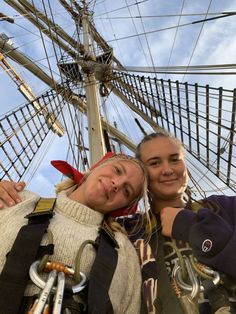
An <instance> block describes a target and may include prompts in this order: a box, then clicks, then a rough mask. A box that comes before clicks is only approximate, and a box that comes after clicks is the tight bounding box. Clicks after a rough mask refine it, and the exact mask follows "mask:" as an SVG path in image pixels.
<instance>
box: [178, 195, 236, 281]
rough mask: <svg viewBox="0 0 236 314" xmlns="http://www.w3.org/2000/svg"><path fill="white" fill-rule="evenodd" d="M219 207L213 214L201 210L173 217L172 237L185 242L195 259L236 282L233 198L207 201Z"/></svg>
mask: <svg viewBox="0 0 236 314" xmlns="http://www.w3.org/2000/svg"><path fill="white" fill-rule="evenodd" d="M210 199H211V201H214V202H215V203H216V204H217V205H218V206H219V212H218V213H214V212H213V211H212V210H210V209H208V208H201V209H200V210H199V211H198V212H197V213H194V212H192V211H190V210H187V209H184V210H181V211H179V213H178V214H177V215H176V217H175V219H174V223H173V228H172V237H173V238H175V239H178V240H182V241H185V242H189V243H190V245H191V247H192V249H193V253H194V255H195V256H196V258H197V259H198V260H199V261H200V262H201V263H204V264H206V265H208V266H211V267H213V268H215V269H217V270H219V271H222V272H224V273H226V274H229V275H231V276H233V277H234V278H236V268H235V265H236V197H227V196H213V197H210Z"/></svg>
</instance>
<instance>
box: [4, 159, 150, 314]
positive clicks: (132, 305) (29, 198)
mask: <svg viewBox="0 0 236 314" xmlns="http://www.w3.org/2000/svg"><path fill="white" fill-rule="evenodd" d="M52 164H53V165H54V167H56V168H57V169H58V170H59V171H61V172H62V173H63V174H66V175H67V176H69V177H70V178H71V179H68V180H66V181H65V182H62V183H61V184H59V185H58V187H57V192H58V196H57V199H56V203H55V208H54V212H55V215H54V217H53V218H52V219H51V223H50V230H51V232H52V233H53V238H54V242H55V243H54V245H55V249H54V252H53V254H52V252H51V253H50V254H52V255H51V260H52V261H53V262H60V263H62V264H63V265H71V266H73V268H75V270H76V269H77V271H76V273H78V269H79V270H80V272H82V273H83V274H84V275H85V276H86V278H90V279H89V288H88V301H87V300H85V302H87V303H88V309H89V313H92V312H93V309H96V310H98V309H99V308H100V312H99V311H98V312H99V313H107V310H108V309H109V310H111V311H112V312H109V313H117V314H120V313H130V314H132V313H139V310H140V302H141V301H140V300H141V295H140V294H141V274H140V267H139V262H138V257H137V255H136V252H135V249H134V247H133V246H132V244H131V242H130V241H129V240H128V238H127V236H126V235H125V234H124V233H123V232H121V231H117V230H118V228H117V223H114V228H113V224H110V227H109V225H108V224H105V225H104V218H106V217H110V216H111V215H112V216H119V215H121V214H122V215H128V214H130V213H134V212H135V211H136V209H137V204H138V200H139V199H140V198H141V197H142V196H143V194H144V193H145V187H146V186H147V177H146V171H145V169H144V167H143V166H142V163H141V162H139V161H137V160H136V159H135V158H132V157H126V156H124V155H118V156H112V157H111V158H105V159H102V160H101V161H100V162H99V163H97V164H96V165H95V166H94V167H93V168H92V169H91V170H90V171H89V172H88V173H86V174H82V173H80V172H78V171H77V170H76V169H75V168H73V167H72V166H70V165H69V164H67V163H66V162H63V161H54V162H52ZM20 197H21V199H22V202H21V203H19V204H17V205H15V206H13V207H11V208H10V209H8V208H5V209H3V210H1V211H0V215H1V226H0V232H1V235H2V237H1V240H2V241H3V243H2V244H3V245H2V246H1V252H0V253H1V254H0V267H1V268H3V269H4V270H5V269H6V265H7V264H8V262H9V260H11V256H12V255H14V250H12V251H11V252H10V254H9V255H8V258H7V261H6V263H5V256H6V253H7V252H8V251H9V250H10V249H11V247H12V245H13V243H14V240H15V238H16V236H17V233H18V231H19V229H20V228H21V227H22V226H24V225H25V224H26V220H25V218H24V217H25V216H26V215H28V214H30V213H31V212H32V210H33V209H34V207H35V205H36V203H37V202H38V200H39V196H38V195H36V194H34V193H32V192H29V191H23V192H22V193H20ZM6 207H7V206H6ZM104 214H106V215H105V216H104ZM109 220H110V219H109ZM101 227H102V229H101ZM104 228H105V229H104ZM33 229H34V228H33ZM103 229H104V230H106V231H105V238H107V237H108V238H109V239H108V241H107V243H106V246H104V247H103V248H102V244H101V243H103V242H102V239H103V238H102V235H103V232H102V231H100V230H103ZM115 230H116V231H115ZM120 230H121V227H120ZM107 232H108V233H107ZM31 233H32V236H33V234H34V230H31ZM100 233H101V235H100ZM29 236H30V235H29ZM30 238H31V237H30ZM96 240H97V241H99V242H97V243H100V245H99V246H98V247H97V244H96V245H95V244H94V248H93V246H92V245H91V243H95V241H96ZM45 241H46V243H47V239H44V238H43V243H44V244H45ZM84 243H87V244H88V243H90V245H86V247H85V248H84V249H83V254H82V256H81V252H80V250H81V247H84V245H85V244H84ZM111 243H113V244H112V253H111V252H110V250H108V248H109V247H110V246H111ZM113 245H114V246H115V248H113ZM95 247H96V250H95ZM105 247H106V248H105ZM101 249H103V250H105V251H103V253H102V255H103V258H105V259H106V260H105V261H103V263H102V264H103V266H102V268H99V269H97V270H96V275H95V277H94V268H95V266H94V265H95V264H96V263H95V262H96V261H97V258H98V256H100V254H101V253H99V252H100V251H99V250H101ZM21 250H23V251H24V250H27V247H23V248H21ZM78 251H79V252H80V253H78ZM96 251H98V253H97V255H96ZM25 252H26V251H25ZM104 252H105V253H104ZM114 252H115V255H116V254H118V256H117V258H116V259H115V265H116V267H114V268H115V270H114V273H113V274H112V276H111V279H110V280H111V282H110V284H109V286H108V288H107V290H106V291H104V290H103V289H104V288H100V287H104V285H103V281H104V280H105V281H107V273H109V269H110V268H111V266H112V264H113V263H114V261H113V262H112V261H110V259H109V255H110V254H111V255H112V256H113V254H114ZM78 256H80V258H79V261H78ZM37 259H39V260H41V257H40V256H38V255H37V256H35V257H34V258H33V259H32V260H31V261H30V264H31V263H33V262H34V261H35V260H37ZM112 260H113V259H112ZM41 261H42V260H41ZM4 263H5V266H4ZM100 263H101V262H100ZM100 263H98V264H99V265H100ZM39 264H41V262H39ZM33 265H34V264H33ZM37 265H38V264H37ZM31 267H32V266H31ZM4 270H3V272H2V274H1V275H0V283H1V284H0V292H1V293H0V306H1V309H2V308H3V309H6V310H4V313H5V314H8V313H9V314H10V313H11V314H12V313H18V312H19V313H27V311H28V309H29V306H30V305H31V304H32V298H30V299H29V298H24V300H23V303H22V300H21V298H20V299H19V300H18V301H17V302H15V303H14V305H12V304H10V303H8V302H7V301H6V300H8V299H9V294H10V293H9V291H8V288H7V289H6V287H5V286H6V285H7V287H8V280H7V282H6V285H5V284H4V281H5V279H6V278H5V275H4V273H5V271H4ZM19 272H21V267H20V268H19ZM91 272H92V273H93V275H91ZM36 273H39V274H40V276H41V277H43V278H45V276H46V274H45V273H44V272H43V271H42V270H41V268H40V267H38V266H37V267H36ZM101 274H102V276H101ZM23 277H24V280H23V282H22V286H23V292H22V293H24V290H25V286H27V287H26V291H27V293H26V295H27V296H32V295H34V294H35V293H36V294H38V295H39V296H38V297H37V298H39V300H41V295H43V292H42V294H40V293H41V292H40V289H39V287H38V281H36V282H35V281H34V280H33V279H32V281H33V282H32V281H31V282H30V283H29V284H28V285H27V278H28V269H27V271H26V274H25V275H24V276H23ZM34 278H35V277H34ZM76 280H78V279H76V277H75V276H74V277H73V278H70V279H69V281H68V284H69V285H71V284H72V285H73V284H74V285H75V284H78V282H76ZM100 281H101V283H102V285H101V286H96V285H97V282H100ZM58 286H59V283H58ZM94 287H97V288H96V289H97V290H98V291H99V290H102V291H101V293H100V292H99V298H97V297H95V299H94V298H93V296H94V293H95V292H94V291H92V289H94ZM96 289H95V290H96ZM11 292H12V293H14V291H11ZM97 293H98V292H97V291H96V295H97ZM108 295H109V298H108ZM37 298H36V299H37ZM65 298H67V297H65ZM103 298H104V299H105V305H104V302H102V300H103ZM107 298H108V299H109V302H108V303H107ZM51 299H53V298H50V297H49V298H48V306H50V307H53V306H54V307H56V303H55V304H53V302H54V299H53V301H52V300H51ZM25 300H27V302H28V300H30V302H29V304H28V303H27V307H26V308H25ZM33 300H35V298H34V299H33ZM67 301H68V300H67V299H65V300H64V302H63V308H65V307H66V308H69V305H68V303H67ZM33 302H34V301H33ZM40 302H41V301H35V306H36V307H37V306H40V304H41V303H40ZM55 302H56V301H55ZM70 302H72V303H71V306H72V307H73V306H76V307H77V308H79V307H80V306H81V304H79V301H78V299H77V297H76V295H72V296H71V298H70ZM22 304H23V305H22ZM12 306H13V307H14V310H13V309H12ZM22 306H23V308H22ZM102 306H105V307H103V308H102V309H101V307H102ZM44 307H46V305H44ZM107 307H108V308H107ZM15 309H17V310H16V311H15ZM19 309H20V310H19Z"/></svg>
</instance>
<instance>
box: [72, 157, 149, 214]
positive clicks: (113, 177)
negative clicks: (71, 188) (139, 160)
mask: <svg viewBox="0 0 236 314" xmlns="http://www.w3.org/2000/svg"><path fill="white" fill-rule="evenodd" d="M143 178H144V173H143V171H142V169H141V168H140V167H139V166H138V165H137V164H135V163H134V162H132V161H127V160H113V161H108V162H106V163H104V164H102V165H101V166H99V167H97V168H94V169H93V170H92V171H91V172H90V173H89V175H88V176H87V178H86V180H85V181H84V182H83V184H82V185H81V186H80V187H79V188H78V189H77V190H76V191H77V195H78V196H79V199H78V198H77V200H78V201H79V202H81V203H82V204H84V205H86V206H88V207H90V208H92V209H94V210H97V211H99V212H102V213H108V212H111V211H113V210H116V209H119V208H123V207H126V206H127V205H129V204H130V203H131V202H132V201H133V200H134V199H136V198H137V197H138V196H139V195H140V193H141V192H142V187H143ZM74 199H75V198H74Z"/></svg>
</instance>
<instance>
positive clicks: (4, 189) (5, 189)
mask: <svg viewBox="0 0 236 314" xmlns="http://www.w3.org/2000/svg"><path fill="white" fill-rule="evenodd" d="M24 188H25V182H23V181H21V182H13V181H6V180H3V181H1V182H0V209H1V208H3V206H4V203H6V204H7V205H8V206H14V205H15V204H17V203H20V202H21V198H20V196H19V193H18V192H21V191H22V190H24Z"/></svg>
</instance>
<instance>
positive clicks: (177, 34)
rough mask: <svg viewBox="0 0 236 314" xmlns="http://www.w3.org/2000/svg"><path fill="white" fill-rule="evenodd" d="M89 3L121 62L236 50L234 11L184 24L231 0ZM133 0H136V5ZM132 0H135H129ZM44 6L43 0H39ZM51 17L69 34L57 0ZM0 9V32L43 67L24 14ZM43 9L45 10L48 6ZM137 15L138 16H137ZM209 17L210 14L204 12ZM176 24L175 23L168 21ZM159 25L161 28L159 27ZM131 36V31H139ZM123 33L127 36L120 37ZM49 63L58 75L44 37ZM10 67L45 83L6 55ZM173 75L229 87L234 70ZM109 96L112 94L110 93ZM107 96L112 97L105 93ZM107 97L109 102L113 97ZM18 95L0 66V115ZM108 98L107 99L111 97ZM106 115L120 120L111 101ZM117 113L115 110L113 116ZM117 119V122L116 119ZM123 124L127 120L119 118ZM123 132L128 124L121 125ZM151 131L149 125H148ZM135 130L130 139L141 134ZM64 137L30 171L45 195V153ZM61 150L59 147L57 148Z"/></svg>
mask: <svg viewBox="0 0 236 314" xmlns="http://www.w3.org/2000/svg"><path fill="white" fill-rule="evenodd" d="M89 2H90V3H91V6H90V7H91V9H94V15H93V20H94V23H95V25H96V27H97V29H98V30H99V32H101V34H102V36H103V37H104V38H105V39H106V40H107V41H108V43H109V45H110V46H112V47H113V48H114V54H115V56H116V57H117V58H118V59H119V60H120V61H121V63H122V64H123V65H125V66H149V67H150V66H152V65H155V66H168V65H169V66H172V65H185V66H186V65H207V64H226V63H227V64H228V63H232V64H234V63H236V62H235V51H236V40H235V36H236V35H235V34H236V16H231V17H226V18H221V19H218V20H212V21H209V22H206V23H204V24H203V23H199V24H193V25H187V26H181V25H183V24H189V23H191V22H193V21H198V20H201V19H204V18H205V15H204V14H206V13H207V12H208V13H218V15H220V13H222V12H231V11H236V2H235V1H232V0H224V1H219V0H213V1H208V0H198V1H196V0H186V1H182V0H169V1H168V0H146V1H145V0H144V1H142V0H139V1H135V0H116V1H113V0H97V1H94V2H95V3H96V4H95V5H93V4H94V2H93V1H89ZM137 2H138V3H139V4H138V5H137ZM34 3H35V5H36V6H37V7H39V8H41V9H43V5H42V1H36V0H34ZM135 3H136V5H134V4H135ZM44 4H45V6H46V7H47V8H48V7H49V5H48V1H44ZM50 5H51V7H52V10H53V17H54V19H55V21H56V22H57V23H58V24H60V25H61V26H62V27H63V29H64V30H66V31H67V32H68V33H69V34H70V35H73V33H74V31H75V27H74V23H73V21H72V20H71V18H70V17H69V15H68V14H67V13H66V12H65V10H64V9H63V7H62V6H61V5H60V4H59V3H57V1H50ZM181 11H182V13H183V14H193V13H194V14H202V15H195V16H190V15H186V16H183V17H182V18H181V19H180V17H179V16H170V17H157V16H160V15H174V14H180V13H181ZM0 12H2V13H4V14H7V15H9V16H12V17H13V18H14V19H15V24H10V23H7V22H5V21H1V22H0V33H5V34H7V36H9V37H10V38H11V40H12V42H13V44H14V46H15V47H17V48H18V49H19V50H21V51H22V52H24V53H25V54H26V55H28V56H30V57H31V58H32V59H33V60H35V61H36V62H37V64H38V65H39V66H40V67H42V68H43V69H44V70H45V71H46V72H48V73H49V69H48V62H47V60H46V58H45V57H46V56H45V51H44V49H43V45H42V41H41V38H40V33H39V31H38V30H37V29H36V28H34V27H33V26H32V24H31V23H29V22H28V21H27V20H26V19H25V18H23V17H21V16H19V13H18V12H16V11H15V10H13V9H12V8H11V7H10V6H9V5H7V4H6V3H5V2H4V1H1V2H0ZM48 12H49V10H48ZM140 15H142V16H143V18H142V19H141V18H139V16H140ZM209 17H210V16H209ZM177 25H179V28H178V29H177V28H174V26H177ZM162 29H165V30H162ZM143 33H146V35H140V36H137V34H143ZM126 37H127V38H126ZM45 45H46V48H47V52H48V56H49V57H50V65H51V67H52V69H53V75H54V78H55V79H56V80H58V79H59V75H58V70H57V67H56V58H55V54H54V51H53V47H52V45H51V43H50V41H49V40H47V39H46V40H45ZM9 62H10V63H11V64H12V65H13V66H14V67H15V70H16V71H17V73H18V74H20V75H21V76H22V77H23V78H24V80H25V81H26V82H27V83H28V84H29V85H30V87H31V88H32V90H33V91H34V92H35V93H36V94H37V95H39V94H41V92H42V91H44V90H45V89H47V86H46V85H45V84H44V83H42V82H41V81H39V80H38V79H37V78H35V77H34V76H33V75H32V74H30V73H29V72H28V71H26V70H24V69H23V68H22V67H21V66H19V65H17V64H16V63H14V62H12V61H11V60H9ZM164 78H166V79H168V78H171V79H173V80H176V79H178V80H179V81H184V82H185V81H188V82H190V83H195V82H198V83H199V84H203V85H205V84H209V85H210V86H213V87H219V86H222V87H224V88H228V89H233V88H235V86H236V78H235V76H223V75H222V76H207V75H202V76H188V75H186V76H183V75H181V76H180V75H179V76H176V75H175V76H174V75H172V76H168V77H167V76H165V77H164ZM112 97H114V96H112ZM111 99H112V98H111ZM114 99H115V98H113V102H114V101H116V100H114ZM24 102H25V99H24V97H23V96H22V95H21V94H20V93H19V92H18V91H17V88H16V86H15V85H14V83H13V82H12V81H11V80H10V78H9V77H8V76H7V75H6V74H5V73H3V71H2V70H1V68H0V115H1V114H3V113H5V112H7V111H9V110H11V109H12V108H14V107H16V106H18V105H20V104H23V103H24ZM111 103H112V102H111ZM110 115H111V116H112V117H114V120H117V121H118V120H122V119H124V116H123V117H117V116H119V110H118V111H117V110H116V109H114V108H113V107H112V106H111V110H110ZM116 115H117V116H116ZM119 123H122V122H119ZM123 123H124V128H125V124H127V122H126V121H125V120H124V121H123ZM125 131H126V132H127V134H128V132H129V131H128V130H126V129H125ZM150 131H151V130H150ZM141 136H142V135H141V133H140V134H137V137H136V143H138V142H139V140H140V139H141ZM65 141H66V139H65V138H64V139H63V138H62V139H56V140H55V144H54V145H51V148H50V150H48V153H47V156H46V158H45V160H44V162H43V163H42V165H41V166H40V168H39V171H38V172H37V173H36V174H35V176H34V179H33V180H32V182H31V183H30V185H29V188H31V189H33V190H34V191H37V192H39V193H41V194H42V195H45V196H46V195H51V194H52V191H53V183H55V182H56V181H58V180H59V175H58V174H57V173H56V172H55V171H54V170H53V169H51V166H50V165H49V161H50V160H51V159H65V157H63V156H65V155H64V152H65V151H66V149H63V148H64V147H65V146H64V145H66V144H65ZM63 151H64V152H63Z"/></svg>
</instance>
